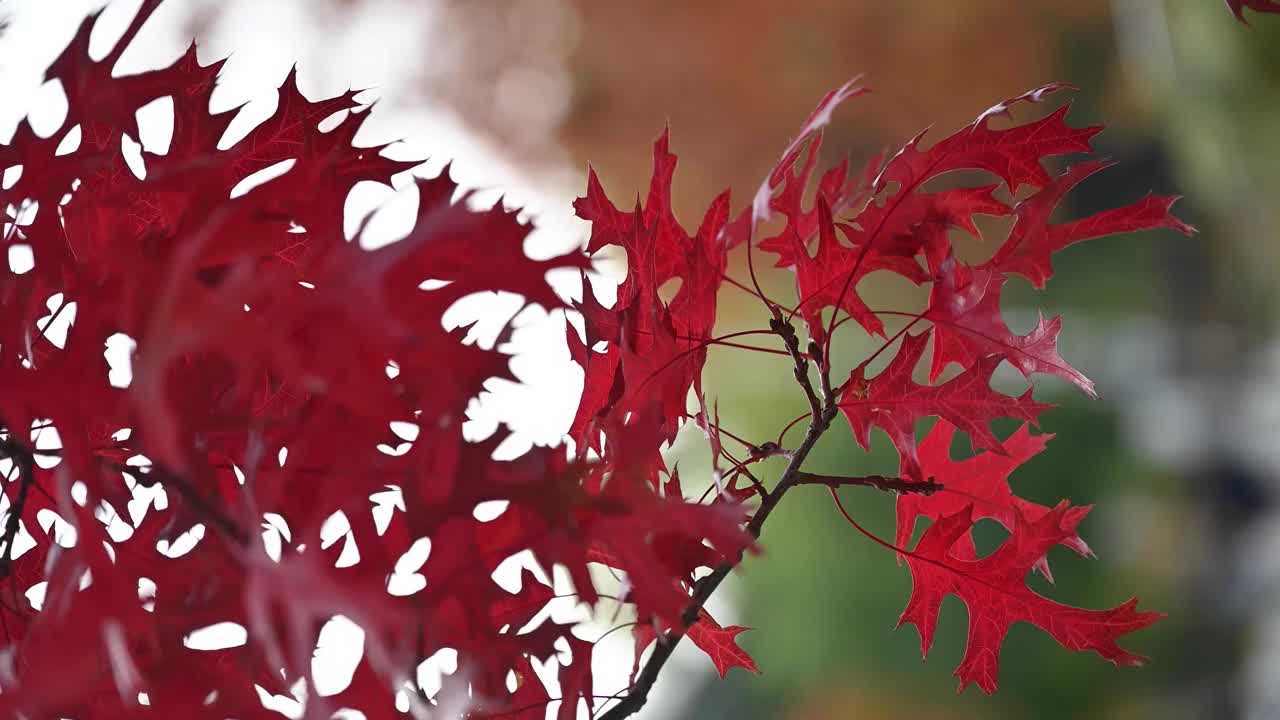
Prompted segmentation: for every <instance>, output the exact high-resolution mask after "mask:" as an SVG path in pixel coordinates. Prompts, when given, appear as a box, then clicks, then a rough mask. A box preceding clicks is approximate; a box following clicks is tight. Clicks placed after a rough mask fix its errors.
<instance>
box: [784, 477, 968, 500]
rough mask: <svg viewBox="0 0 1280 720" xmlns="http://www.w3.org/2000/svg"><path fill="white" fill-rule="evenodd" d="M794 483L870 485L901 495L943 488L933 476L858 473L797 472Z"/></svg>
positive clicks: (837, 485) (933, 491) (845, 485)
mask: <svg viewBox="0 0 1280 720" xmlns="http://www.w3.org/2000/svg"><path fill="white" fill-rule="evenodd" d="M795 484H796V485H826V486H827V487H831V488H838V487H849V486H862V487H872V488H875V489H877V490H883V491H885V492H896V493H900V494H903V495H908V494H911V493H915V494H917V495H925V496H929V495H932V494H934V493H936V492H938V491H939V490H941V489H942V488H943V485H942V484H941V483H938V482H935V481H934V480H933V478H930V479H928V480H925V481H924V482H912V481H910V480H906V479H903V478H900V477H886V476H884V475H859V476H852V477H851V476H843V475H818V474H815V473H807V472H798V473H796V482H795Z"/></svg>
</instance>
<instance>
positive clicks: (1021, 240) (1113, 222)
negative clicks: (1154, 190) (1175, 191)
mask: <svg viewBox="0 0 1280 720" xmlns="http://www.w3.org/2000/svg"><path fill="white" fill-rule="evenodd" d="M1111 165H1112V163H1109V162H1106V161H1103V160H1092V161H1089V162H1083V163H1078V164H1076V165H1072V166H1071V167H1070V168H1068V169H1067V170H1066V171H1065V172H1064V173H1062V175H1059V176H1058V177H1056V178H1054V179H1053V181H1052V182H1049V183H1048V184H1046V185H1044V186H1043V189H1042V190H1040V191H1039V192H1037V193H1036V194H1034V195H1032V196H1031V197H1029V198H1027V199H1026V200H1023V201H1022V202H1020V203H1018V206H1017V207H1016V208H1014V214H1015V215H1016V216H1017V218H1018V220H1017V222H1016V223H1014V226H1013V229H1012V230H1010V231H1009V237H1008V238H1007V239H1006V240H1005V242H1004V244H1003V245H1001V246H1000V249H999V250H997V251H996V254H995V256H994V257H993V258H991V260H989V261H988V262H987V263H986V265H985V266H986V267H990V268H992V269H995V270H998V271H1000V272H1003V273H1017V274H1019V275H1022V276H1023V277H1025V278H1027V279H1028V280H1030V281H1031V284H1032V285H1034V286H1036V287H1038V288H1041V287H1044V283H1045V281H1046V280H1048V279H1049V278H1050V277H1051V276H1052V275H1053V267H1052V266H1051V265H1050V264H1049V256H1050V255H1052V254H1053V253H1055V252H1057V251H1059V250H1061V249H1063V248H1065V247H1068V246H1070V245H1074V244H1075V243H1078V242H1084V241H1085V240H1092V239H1094V238H1099V237H1104V236H1106V235H1114V234H1116V233H1127V232H1135V231H1138V230H1151V229H1155V228H1168V229H1172V230H1177V231H1178V232H1181V233H1182V234H1184V235H1190V234H1191V233H1193V232H1195V229H1194V228H1192V227H1191V226H1190V225H1187V224H1186V223H1184V222H1182V221H1181V220H1178V219H1177V218H1175V217H1174V216H1173V215H1171V214H1170V213H1169V208H1170V207H1172V206H1173V203H1174V202H1176V201H1177V200H1178V197H1177V196H1176V195H1171V196H1159V195H1150V194H1148V195H1147V196H1146V197H1144V198H1142V199H1141V200H1139V201H1137V202H1135V203H1133V204H1131V205H1126V206H1124V207H1119V208H1112V209H1110V210H1103V211H1101V212H1098V213H1096V214H1094V215H1090V216H1089V217H1086V218H1081V219H1079V220H1072V221H1071V222H1067V223H1063V224H1060V225H1050V224H1049V217H1050V215H1051V214H1052V213H1053V210H1054V208H1056V207H1057V206H1058V203H1059V202H1060V201H1061V200H1062V198H1063V196H1064V195H1066V194H1067V192H1069V191H1070V190H1071V188H1073V187H1075V186H1076V185H1077V184H1079V183H1080V181H1082V180H1084V179H1085V178H1087V177H1089V176H1090V175H1092V174H1094V173H1096V172H1098V171H1099V170H1103V169H1105V168H1108V167H1110V166H1111Z"/></svg>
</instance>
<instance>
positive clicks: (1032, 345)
mask: <svg viewBox="0 0 1280 720" xmlns="http://www.w3.org/2000/svg"><path fill="white" fill-rule="evenodd" d="M1005 279H1006V278H1005V276H1004V275H1001V274H999V273H997V272H994V271H992V270H990V269H988V268H986V267H982V268H976V269H975V268H971V267H969V266H967V265H964V264H962V263H960V262H959V261H957V260H956V259H955V257H954V256H949V257H948V258H947V259H946V260H944V261H943V262H942V263H941V265H940V267H939V269H938V276H937V277H936V278H935V279H934V282H933V289H932V291H931V293H930V295H929V309H928V311H927V312H926V313H925V315H924V317H925V319H927V320H929V321H931V322H932V323H933V364H932V365H931V366H930V368H929V379H930V381H933V380H937V378H938V376H939V375H940V374H942V371H943V370H944V369H945V368H946V366H947V365H948V364H950V363H959V364H960V366H961V367H966V368H967V367H973V366H974V365H975V364H976V363H977V362H979V361H980V360H981V359H982V358H983V357H986V356H988V355H993V354H1000V355H1003V356H1004V358H1005V359H1006V360H1008V361H1009V362H1010V364H1012V365H1013V366H1014V367H1016V368H1017V369H1018V371H1019V372H1021V373H1022V375H1023V376H1024V377H1026V378H1027V379H1030V378H1031V373H1033V372H1039V373H1047V374H1050V375H1057V376H1058V377H1061V378H1064V379H1066V380H1069V381H1071V382H1073V383H1075V384H1076V385H1077V386H1079V387H1080V389H1082V390H1084V391H1085V393H1086V394H1088V395H1089V396H1090V397H1097V392H1096V391H1095V390H1094V386H1093V381H1092V380H1090V379H1089V378H1087V377H1085V376H1084V375H1083V374H1081V373H1080V372H1079V371H1078V370H1076V369H1075V368H1073V367H1071V366H1070V365H1068V364H1067V362H1066V361H1065V360H1063V359H1062V356H1061V355H1059V354H1058V332H1059V330H1060V328H1061V326H1062V320H1061V318H1058V317H1054V318H1052V319H1050V320H1047V321H1046V320H1045V319H1044V316H1043V315H1042V316H1040V319H1039V321H1038V322H1037V323H1036V326H1035V328H1034V329H1032V330H1031V332H1029V333H1027V334H1026V335H1015V334H1014V333H1013V332H1012V331H1010V330H1009V326H1008V325H1006V324H1005V322H1004V318H1003V317H1001V315H1000V291H1001V290H1002V289H1003V288H1004V283H1005Z"/></svg>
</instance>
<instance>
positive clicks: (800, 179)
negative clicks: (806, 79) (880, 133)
mask: <svg viewBox="0 0 1280 720" xmlns="http://www.w3.org/2000/svg"><path fill="white" fill-rule="evenodd" d="M858 80H859V78H856V77H855V78H852V79H851V80H849V81H848V82H846V83H845V84H843V85H841V86H840V87H838V88H836V89H835V90H832V91H831V92H829V93H827V94H826V95H824V96H823V97H822V100H820V101H819V102H818V107H816V108H814V109H813V112H812V113H809V117H808V118H807V119H806V120H805V121H804V125H803V126H801V128H800V134H799V135H796V137H795V139H794V140H792V141H791V143H790V144H789V145H787V148H786V149H785V150H783V151H782V159H781V160H779V161H778V164H777V165H776V166H775V167H774V168H773V172H771V173H769V177H768V178H766V179H765V181H764V182H763V183H761V184H760V187H759V189H757V190H756V194H755V197H754V198H752V201H751V221H752V224H753V225H755V224H758V223H761V222H764V221H766V220H768V219H769V216H770V207H771V205H772V198H773V193H774V191H775V190H777V188H778V187H780V186H782V185H783V184H784V183H786V185H787V186H788V188H793V189H795V188H798V189H799V191H800V192H797V193H796V203H797V204H798V202H799V195H800V194H803V189H804V187H805V186H806V185H808V182H809V176H810V174H811V173H812V172H813V163H814V158H815V157H816V155H817V152H818V148H819V146H821V144H822V128H824V127H826V126H827V125H829V124H831V114H832V113H833V112H835V110H836V108H838V107H839V106H840V104H841V103H843V102H844V101H845V100H848V99H849V98H854V97H857V96H859V95H862V94H864V93H866V92H867V89H866V88H863V87H860V86H859V85H858ZM805 143H809V148H810V149H809V155H808V157H807V158H806V160H805V164H804V166H803V167H802V168H801V169H800V170H799V171H798V172H797V173H796V174H795V175H793V174H792V172H791V170H792V168H793V167H795V164H796V160H798V159H799V158H800V149H801V148H802V147H803V146H804V145H805Z"/></svg>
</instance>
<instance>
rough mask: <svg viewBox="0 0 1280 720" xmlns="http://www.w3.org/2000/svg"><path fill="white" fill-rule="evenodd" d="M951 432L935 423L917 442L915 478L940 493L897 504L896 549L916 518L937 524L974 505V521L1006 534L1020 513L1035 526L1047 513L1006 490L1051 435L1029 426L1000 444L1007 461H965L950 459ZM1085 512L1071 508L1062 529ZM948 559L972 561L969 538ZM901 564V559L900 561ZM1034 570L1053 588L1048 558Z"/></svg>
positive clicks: (1073, 542) (993, 457)
mask: <svg viewBox="0 0 1280 720" xmlns="http://www.w3.org/2000/svg"><path fill="white" fill-rule="evenodd" d="M955 434H956V428H955V426H954V425H952V424H951V423H949V422H947V421H946V420H938V422H936V423H935V424H934V426H933V428H932V429H930V430H929V434H928V435H925V437H924V439H923V440H921V441H920V444H919V446H917V448H916V451H917V453H918V454H919V457H920V472H921V474H922V475H923V476H924V477H925V478H930V479H932V480H933V481H935V482H937V483H940V484H941V485H942V486H943V490H942V491H940V492H936V493H933V494H932V495H923V494H921V493H902V494H900V495H899V496H898V500H897V515H898V524H897V536H896V538H895V544H896V545H897V546H898V547H906V546H907V543H909V542H911V534H912V532H914V530H915V526H916V522H917V520H918V519H919V518H922V517H924V518H928V519H929V520H931V521H934V522H937V521H938V520H940V519H942V518H943V517H946V516H948V515H954V514H956V513H958V512H960V511H961V510H963V509H965V507H967V506H969V505H973V519H974V520H975V521H977V520H982V519H984V518H991V519H993V520H995V521H996V522H998V523H1000V524H1001V525H1003V526H1004V527H1005V528H1007V529H1008V530H1013V529H1014V527H1015V525H1016V518H1017V516H1018V514H1019V513H1021V515H1022V517H1024V518H1026V519H1027V520H1029V521H1031V522H1035V521H1037V520H1039V519H1040V518H1042V517H1044V516H1045V514H1046V513H1048V512H1049V508H1048V507H1045V506H1044V505H1040V504H1038V503H1033V502H1031V501H1029V500H1023V499H1022V498H1020V497H1017V496H1015V495H1014V494H1013V492H1012V491H1011V489H1010V487H1009V475H1010V473H1012V472H1013V471H1014V470H1015V469H1017V468H1018V466H1020V465H1022V464H1023V463H1024V462H1026V461H1027V460H1030V459H1031V458H1033V457H1035V456H1036V455H1039V454H1040V452H1041V451H1043V450H1044V448H1045V445H1047V444H1048V442H1049V440H1051V439H1053V435H1032V434H1031V429H1030V426H1028V425H1023V426H1022V427H1020V428H1018V430H1017V431H1016V432H1014V433H1013V434H1012V435H1010V436H1009V437H1008V438H1006V439H1005V440H1004V449H1005V452H1007V453H1008V454H1007V455H1000V454H997V453H993V452H983V453H978V454H977V455H974V456H973V457H971V458H968V459H966V460H960V461H958V462H957V461H955V460H952V459H951V441H952V439H953V438H954V437H955ZM1088 512H1089V508H1087V507H1079V508H1072V509H1071V513H1069V514H1068V517H1067V518H1066V523H1068V524H1069V525H1070V526H1071V527H1073V528H1074V527H1075V525H1076V523H1079V522H1080V520H1081V519H1083V518H1084V516H1085V515H1086V514H1087V513H1088ZM1062 544H1063V545H1065V546H1067V547H1069V548H1071V549H1072V550H1074V551H1076V552H1077V553H1078V554H1080V555H1082V556H1084V557H1093V551H1092V550H1090V549H1089V546H1088V545H1086V544H1085V542H1084V540H1081V539H1080V536H1079V535H1072V536H1071V537H1069V538H1066V539H1065V540H1063V541H1062ZM951 556H952V557H955V558H957V559H959V560H977V559H978V554H977V550H976V549H975V548H974V544H973V535H972V534H971V533H965V534H964V535H962V536H960V538H959V539H957V540H956V543H955V545H953V546H952V547H951ZM899 559H901V557H900V558H899ZM1035 569H1036V570H1037V571H1039V572H1040V574H1042V575H1044V577H1045V578H1046V579H1047V580H1049V582H1053V574H1052V573H1051V572H1050V571H1049V561H1048V558H1047V556H1045V557H1041V558H1040V559H1039V560H1037V561H1036V565H1035Z"/></svg>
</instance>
